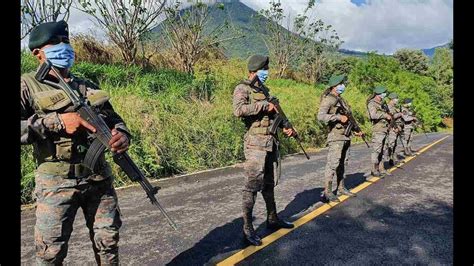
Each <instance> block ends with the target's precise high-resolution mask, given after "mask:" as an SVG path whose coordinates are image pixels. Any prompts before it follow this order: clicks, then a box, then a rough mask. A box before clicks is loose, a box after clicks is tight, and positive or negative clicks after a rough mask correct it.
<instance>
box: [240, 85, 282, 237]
mask: <svg viewBox="0 0 474 266" xmlns="http://www.w3.org/2000/svg"><path fill="white" fill-rule="evenodd" d="M249 84H250V81H249V80H245V81H243V82H242V83H241V84H239V85H237V86H236V87H235V90H234V96H233V111H234V115H235V116H237V117H241V118H242V119H243V121H244V123H245V126H246V128H247V133H246V134H245V136H244V154H245V160H246V161H245V163H244V170H245V178H246V181H245V184H244V188H243V191H242V209H243V219H244V228H243V230H244V233H245V234H246V235H252V234H254V229H253V226H252V211H253V206H254V205H255V199H256V196H257V192H258V191H261V193H262V196H263V199H264V200H265V204H266V208H267V221H272V220H277V219H278V217H277V215H276V205H275V198H274V186H275V181H274V177H275V172H277V174H279V171H278V170H279V168H280V164H279V157H280V155H279V151H278V145H279V142H278V139H277V136H276V135H272V134H270V133H269V129H270V127H271V125H272V124H273V122H274V114H269V113H268V112H267V111H268V105H269V104H268V102H267V101H266V100H265V95H264V94H263V93H256V92H254V90H253V89H252V88H251V87H250V86H249Z"/></svg>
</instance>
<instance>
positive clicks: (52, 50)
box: [20, 21, 130, 265]
mask: <svg viewBox="0 0 474 266" xmlns="http://www.w3.org/2000/svg"><path fill="white" fill-rule="evenodd" d="M67 27H68V25H67V23H66V22H64V21H60V22H48V23H43V24H40V25H38V26H36V27H35V28H34V29H33V30H32V31H31V33H30V39H29V45H28V46H29V48H30V50H31V51H32V53H33V55H34V56H35V57H36V58H37V59H38V61H39V62H40V63H42V62H44V61H45V60H46V59H48V60H50V61H51V63H52V64H53V66H55V67H57V69H58V70H59V72H60V73H61V75H62V76H63V77H64V78H65V80H66V81H67V82H68V83H69V84H70V85H71V87H72V88H74V89H76V90H77V91H78V92H79V93H80V94H82V95H83V96H85V97H86V98H87V99H88V100H89V102H90V104H91V105H92V106H94V107H95V108H97V109H98V110H100V113H101V115H102V116H103V117H104V120H105V121H106V123H107V124H108V125H109V126H110V128H111V130H112V135H113V137H112V139H111V141H110V143H109V144H110V145H111V150H112V151H114V152H124V151H126V150H127V148H128V146H129V139H130V133H129V130H128V129H127V127H126V126H125V123H124V122H123V120H122V119H121V118H120V116H119V115H118V114H117V113H115V112H114V110H113V108H112V105H111V104H110V102H109V101H108V100H109V97H108V94H107V93H106V92H104V91H101V90H99V89H98V87H97V86H96V85H94V84H93V83H91V82H89V81H87V80H83V79H80V78H77V77H75V76H74V75H72V74H70V73H69V69H70V68H71V66H72V64H73V62H74V51H73V49H72V47H71V46H70V44H69V34H68V30H67ZM34 75H35V73H34V72H31V73H26V74H24V75H22V77H21V86H20V89H21V144H32V145H33V146H34V157H35V159H36V162H37V165H38V167H37V169H36V172H35V190H34V198H35V199H36V225H35V246H36V262H37V264H38V265H61V264H62V262H63V260H64V258H65V257H66V255H67V250H68V241H69V238H70V236H71V232H72V230H73V223H74V219H75V216H76V212H77V211H78V209H79V207H80V208H82V211H83V212H84V216H85V220H86V225H87V227H88V229H89V234H90V239H91V241H92V243H93V250H94V254H95V259H96V261H97V263H98V264H100V265H118V261H119V258H118V241H119V228H120V226H121V224H122V221H121V218H120V212H119V206H118V202H117V195H116V193H115V190H114V188H113V184H112V183H113V177H112V172H111V168H110V166H109V165H108V164H107V162H106V161H105V156H104V154H102V155H101V158H100V159H99V163H98V167H97V168H96V169H94V170H90V169H88V168H87V167H85V165H84V164H82V162H83V159H84V155H85V153H86V151H87V149H88V147H89V145H90V141H89V140H88V138H87V131H88V130H89V131H92V132H94V131H95V128H94V127H93V126H92V125H90V124H89V123H88V122H87V121H85V120H83V119H82V118H81V117H80V116H79V115H78V114H77V113H76V112H74V111H73V106H72V104H71V101H70V100H69V98H68V97H67V96H66V95H65V93H64V92H63V91H62V90H58V89H56V88H54V87H51V86H49V85H46V84H43V83H40V82H38V81H37V80H36V79H35V78H34ZM47 79H50V80H52V81H55V80H57V79H56V77H55V76H54V74H53V73H52V72H50V74H49V76H48V77H47Z"/></svg>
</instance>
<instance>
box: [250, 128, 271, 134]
mask: <svg viewBox="0 0 474 266" xmlns="http://www.w3.org/2000/svg"><path fill="white" fill-rule="evenodd" d="M249 134H251V135H270V128H269V127H251V128H249Z"/></svg>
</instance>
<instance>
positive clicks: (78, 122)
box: [59, 112, 95, 135]
mask: <svg viewBox="0 0 474 266" xmlns="http://www.w3.org/2000/svg"><path fill="white" fill-rule="evenodd" d="M59 116H60V117H61V120H62V121H63V123H64V127H65V130H66V133H67V134H70V135H72V134H74V133H75V132H76V131H77V130H78V129H79V128H81V127H83V128H86V129H88V130H90V131H92V132H95V128H94V127H93V126H92V125H91V124H89V122H87V121H86V120H84V119H82V117H80V116H79V114H78V113H76V112H72V113H64V114H59Z"/></svg>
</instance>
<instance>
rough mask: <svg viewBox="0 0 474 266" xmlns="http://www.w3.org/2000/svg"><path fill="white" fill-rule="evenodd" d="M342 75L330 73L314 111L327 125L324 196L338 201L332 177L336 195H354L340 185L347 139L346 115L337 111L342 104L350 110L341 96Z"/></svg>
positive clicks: (347, 153) (359, 134) (342, 90)
mask: <svg viewBox="0 0 474 266" xmlns="http://www.w3.org/2000/svg"><path fill="white" fill-rule="evenodd" d="M344 80H345V76H344V75H339V76H332V77H331V79H330V80H329V83H328V88H327V89H326V91H325V92H324V93H323V94H322V95H321V102H320V106H319V112H318V120H319V121H321V122H323V123H325V124H327V125H328V126H329V134H328V138H327V145H328V147H329V148H328V157H327V163H326V170H325V188H324V197H325V198H326V199H327V200H329V201H332V202H339V201H340V200H339V199H338V198H337V197H336V196H335V195H334V193H333V190H332V183H333V178H334V176H336V177H337V182H336V190H338V187H339V186H340V187H341V189H340V190H338V192H339V193H338V194H342V195H348V196H355V194H354V193H352V192H350V191H349V190H348V189H347V188H346V187H345V185H344V169H345V167H346V166H347V162H348V158H349V152H348V151H349V147H350V145H351V138H350V137H347V136H345V135H344V131H345V129H346V127H347V122H348V117H347V116H345V115H342V114H340V109H341V107H342V105H343V106H344V107H345V108H346V109H348V110H350V106H349V104H348V103H347V102H346V101H345V100H344V99H343V98H342V97H341V94H342V93H343V92H344V90H345V85H344ZM355 134H356V135H357V136H361V135H362V132H355Z"/></svg>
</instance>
